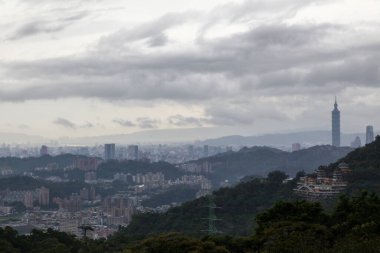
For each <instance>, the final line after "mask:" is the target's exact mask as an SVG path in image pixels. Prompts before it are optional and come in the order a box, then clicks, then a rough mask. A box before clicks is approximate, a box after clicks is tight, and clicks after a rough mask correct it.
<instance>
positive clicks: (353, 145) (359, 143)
mask: <svg viewBox="0 0 380 253" xmlns="http://www.w3.org/2000/svg"><path fill="white" fill-rule="evenodd" d="M361 146H362V141H361V140H360V137H359V136H356V138H355V140H354V141H353V142H351V148H360V147H361Z"/></svg>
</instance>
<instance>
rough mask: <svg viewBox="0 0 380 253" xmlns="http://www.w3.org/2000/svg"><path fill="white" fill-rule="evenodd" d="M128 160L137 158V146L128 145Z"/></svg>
mask: <svg viewBox="0 0 380 253" xmlns="http://www.w3.org/2000/svg"><path fill="white" fill-rule="evenodd" d="M127 155H128V160H138V159H139V146H137V145H130V146H128V150H127Z"/></svg>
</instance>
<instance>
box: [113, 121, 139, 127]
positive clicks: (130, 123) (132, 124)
mask: <svg viewBox="0 0 380 253" xmlns="http://www.w3.org/2000/svg"><path fill="white" fill-rule="evenodd" d="M113 122H114V123H116V124H119V125H120V126H123V127H135V126H136V124H135V123H133V122H132V121H130V120H123V119H114V120H113Z"/></svg>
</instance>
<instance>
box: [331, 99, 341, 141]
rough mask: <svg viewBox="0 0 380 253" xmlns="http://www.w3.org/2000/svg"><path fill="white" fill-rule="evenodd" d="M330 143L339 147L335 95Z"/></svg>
mask: <svg viewBox="0 0 380 253" xmlns="http://www.w3.org/2000/svg"><path fill="white" fill-rule="evenodd" d="M332 145H333V146H334V147H340V111H339V109H338V103H337V101H336V97H335V104H334V110H333V111H332Z"/></svg>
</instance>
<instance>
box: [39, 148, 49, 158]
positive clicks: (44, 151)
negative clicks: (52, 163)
mask: <svg viewBox="0 0 380 253" xmlns="http://www.w3.org/2000/svg"><path fill="white" fill-rule="evenodd" d="M48 154H49V149H48V147H47V146H46V145H42V146H41V149H40V155H41V156H45V155H48Z"/></svg>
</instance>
